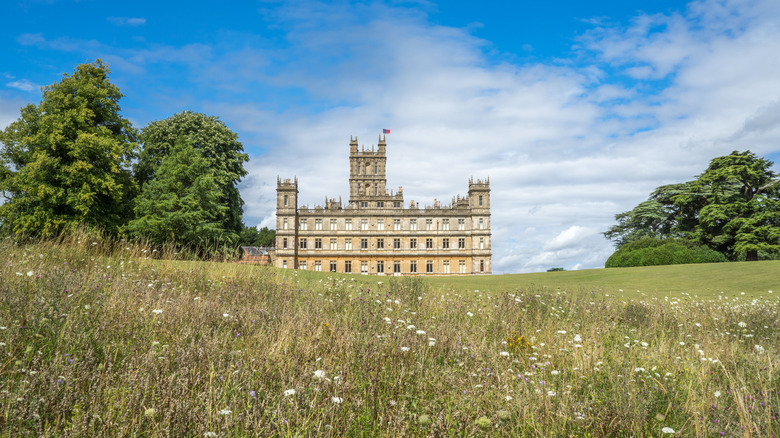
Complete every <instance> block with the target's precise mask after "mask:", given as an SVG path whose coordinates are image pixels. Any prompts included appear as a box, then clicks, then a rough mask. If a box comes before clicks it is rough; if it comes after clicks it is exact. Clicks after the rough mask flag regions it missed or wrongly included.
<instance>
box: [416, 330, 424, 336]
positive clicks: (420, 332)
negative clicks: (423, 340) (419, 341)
mask: <svg viewBox="0 0 780 438" xmlns="http://www.w3.org/2000/svg"><path fill="white" fill-rule="evenodd" d="M415 333H417V334H418V335H424V334H425V331H423V330H417V331H416V332H415Z"/></svg>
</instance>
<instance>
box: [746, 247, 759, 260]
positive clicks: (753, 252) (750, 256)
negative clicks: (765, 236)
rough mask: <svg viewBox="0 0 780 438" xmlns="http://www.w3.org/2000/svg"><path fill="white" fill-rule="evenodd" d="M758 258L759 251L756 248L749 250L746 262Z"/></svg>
mask: <svg viewBox="0 0 780 438" xmlns="http://www.w3.org/2000/svg"><path fill="white" fill-rule="evenodd" d="M756 260H758V251H757V250H755V249H751V250H748V251H747V252H746V253H745V261H746V262H755V261H756Z"/></svg>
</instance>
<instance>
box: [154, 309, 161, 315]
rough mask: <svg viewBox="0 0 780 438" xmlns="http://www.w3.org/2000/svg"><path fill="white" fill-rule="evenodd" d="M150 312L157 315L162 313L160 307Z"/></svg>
mask: <svg viewBox="0 0 780 438" xmlns="http://www.w3.org/2000/svg"><path fill="white" fill-rule="evenodd" d="M152 313H155V314H157V315H159V314H161V313H162V309H154V310H152Z"/></svg>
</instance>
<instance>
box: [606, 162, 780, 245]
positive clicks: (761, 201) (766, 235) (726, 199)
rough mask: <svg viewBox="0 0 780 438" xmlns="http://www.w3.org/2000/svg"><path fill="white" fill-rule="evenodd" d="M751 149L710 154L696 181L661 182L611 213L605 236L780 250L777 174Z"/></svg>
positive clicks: (622, 242)
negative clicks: (645, 198)
mask: <svg viewBox="0 0 780 438" xmlns="http://www.w3.org/2000/svg"><path fill="white" fill-rule="evenodd" d="M772 164H773V163H772V162H771V161H769V160H766V159H763V158H760V157H757V156H756V155H755V154H753V153H752V152H750V151H745V152H737V151H734V152H732V153H731V154H729V155H726V156H723V157H717V158H715V159H713V160H712V162H711V163H710V165H709V167H708V168H707V170H705V171H704V173H702V174H701V175H699V176H698V177H697V179H696V180H694V181H689V182H686V183H682V184H671V185H666V186H662V187H659V188H658V189H656V190H655V191H654V192H653V193H652V194H651V195H650V199H649V200H648V201H645V202H643V203H641V204H639V205H638V206H637V207H635V208H634V209H633V210H631V211H627V212H624V213H620V214H618V215H616V216H615V219H616V220H617V221H618V224H617V225H614V226H612V227H611V228H610V229H609V230H607V231H606V232H605V233H604V236H605V237H607V238H608V239H610V240H613V241H614V242H615V244H616V246H617V247H618V248H622V247H623V246H624V245H626V244H629V243H631V242H634V241H637V240H639V239H643V238H648V237H649V238H655V239H666V238H685V239H688V240H690V241H693V242H695V243H698V244H703V245H706V246H708V247H709V248H711V249H713V250H716V251H718V252H720V253H722V254H724V255H726V256H727V257H728V258H729V259H731V260H737V259H741V258H744V259H745V260H758V258H759V254H764V255H765V256H772V255H776V254H778V253H780V180H778V179H777V176H778V175H776V174H775V173H774V172H773V171H772V170H771V167H772Z"/></svg>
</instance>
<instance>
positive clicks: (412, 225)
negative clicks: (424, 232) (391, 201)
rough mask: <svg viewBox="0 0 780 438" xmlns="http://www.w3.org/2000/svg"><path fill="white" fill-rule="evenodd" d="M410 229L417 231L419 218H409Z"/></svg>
mask: <svg viewBox="0 0 780 438" xmlns="http://www.w3.org/2000/svg"><path fill="white" fill-rule="evenodd" d="M409 229H410V230H412V231H417V219H410V220H409Z"/></svg>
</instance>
